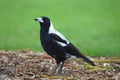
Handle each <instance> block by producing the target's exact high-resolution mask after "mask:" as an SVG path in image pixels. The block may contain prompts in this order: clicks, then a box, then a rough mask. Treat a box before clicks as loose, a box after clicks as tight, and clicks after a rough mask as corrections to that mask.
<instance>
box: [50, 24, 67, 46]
mask: <svg viewBox="0 0 120 80" xmlns="http://www.w3.org/2000/svg"><path fill="white" fill-rule="evenodd" d="M48 34H56V35H58V36H59V37H60V38H61V39H63V40H65V41H66V42H67V44H69V41H68V40H67V39H66V38H65V37H64V36H63V35H62V34H61V33H60V32H58V31H57V30H55V28H54V26H53V24H52V22H50V27H49V32H48ZM57 43H58V44H60V45H61V46H67V44H65V43H62V42H59V41H57Z"/></svg>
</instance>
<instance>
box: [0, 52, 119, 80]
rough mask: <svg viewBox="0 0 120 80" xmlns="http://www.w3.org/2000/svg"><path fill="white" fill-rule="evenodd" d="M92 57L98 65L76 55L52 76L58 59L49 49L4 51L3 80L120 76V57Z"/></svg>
mask: <svg viewBox="0 0 120 80" xmlns="http://www.w3.org/2000/svg"><path fill="white" fill-rule="evenodd" d="M88 57H89V56H88ZM89 58H90V59H91V60H93V61H94V62H95V64H96V66H95V67H93V66H90V65H89V64H87V63H85V62H83V61H81V60H79V59H77V58H75V57H72V58H70V59H68V60H66V62H65V64H64V67H63V71H62V73H61V74H60V75H58V76H50V71H51V69H52V68H53V67H54V66H55V60H54V59H53V58H51V57H50V56H48V55H47V54H46V53H40V52H33V51H0V80H120V57H114V58H113V57H110V58H108V57H89Z"/></svg>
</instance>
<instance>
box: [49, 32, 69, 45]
mask: <svg viewBox="0 0 120 80" xmlns="http://www.w3.org/2000/svg"><path fill="white" fill-rule="evenodd" d="M49 36H50V37H52V38H53V39H54V40H55V41H56V42H57V43H58V44H59V45H61V46H62V47H65V46H67V44H68V43H67V41H66V40H64V39H62V38H61V37H60V36H58V35H56V34H54V33H50V34H49Z"/></svg>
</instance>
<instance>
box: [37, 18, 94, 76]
mask: <svg viewBox="0 0 120 80" xmlns="http://www.w3.org/2000/svg"><path fill="white" fill-rule="evenodd" d="M35 21H38V22H39V23H40V26H41V29H40V40H41V45H42V47H43V49H44V50H45V51H46V52H47V53H48V54H49V55H50V56H52V57H53V58H55V60H56V63H57V65H56V66H55V67H54V68H53V70H52V72H51V74H52V75H57V74H60V73H61V71H62V67H63V64H64V61H65V60H66V59H68V58H70V57H71V55H72V56H76V57H77V58H80V59H82V60H83V61H85V62H87V63H89V64H90V65H92V66H95V64H94V62H92V61H91V60H90V59H88V58H87V57H85V56H84V55H82V54H81V52H80V51H79V50H78V49H77V48H76V47H75V46H74V45H73V44H72V43H71V42H69V41H68V40H67V39H66V38H65V37H64V36H63V35H62V34H61V33H60V32H58V31H57V30H56V29H55V28H54V26H53V24H52V21H51V20H50V19H49V18H48V17H45V16H43V17H40V18H35Z"/></svg>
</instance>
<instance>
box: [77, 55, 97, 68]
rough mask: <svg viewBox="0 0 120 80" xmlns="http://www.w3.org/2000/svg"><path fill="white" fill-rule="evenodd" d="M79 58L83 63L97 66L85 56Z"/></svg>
mask: <svg viewBox="0 0 120 80" xmlns="http://www.w3.org/2000/svg"><path fill="white" fill-rule="evenodd" d="M77 57H78V58H80V59H82V60H83V61H85V62H87V63H88V64H90V65H92V66H95V64H94V62H93V61H91V60H90V59H89V58H87V57H85V56H84V55H82V54H79V56H77Z"/></svg>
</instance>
